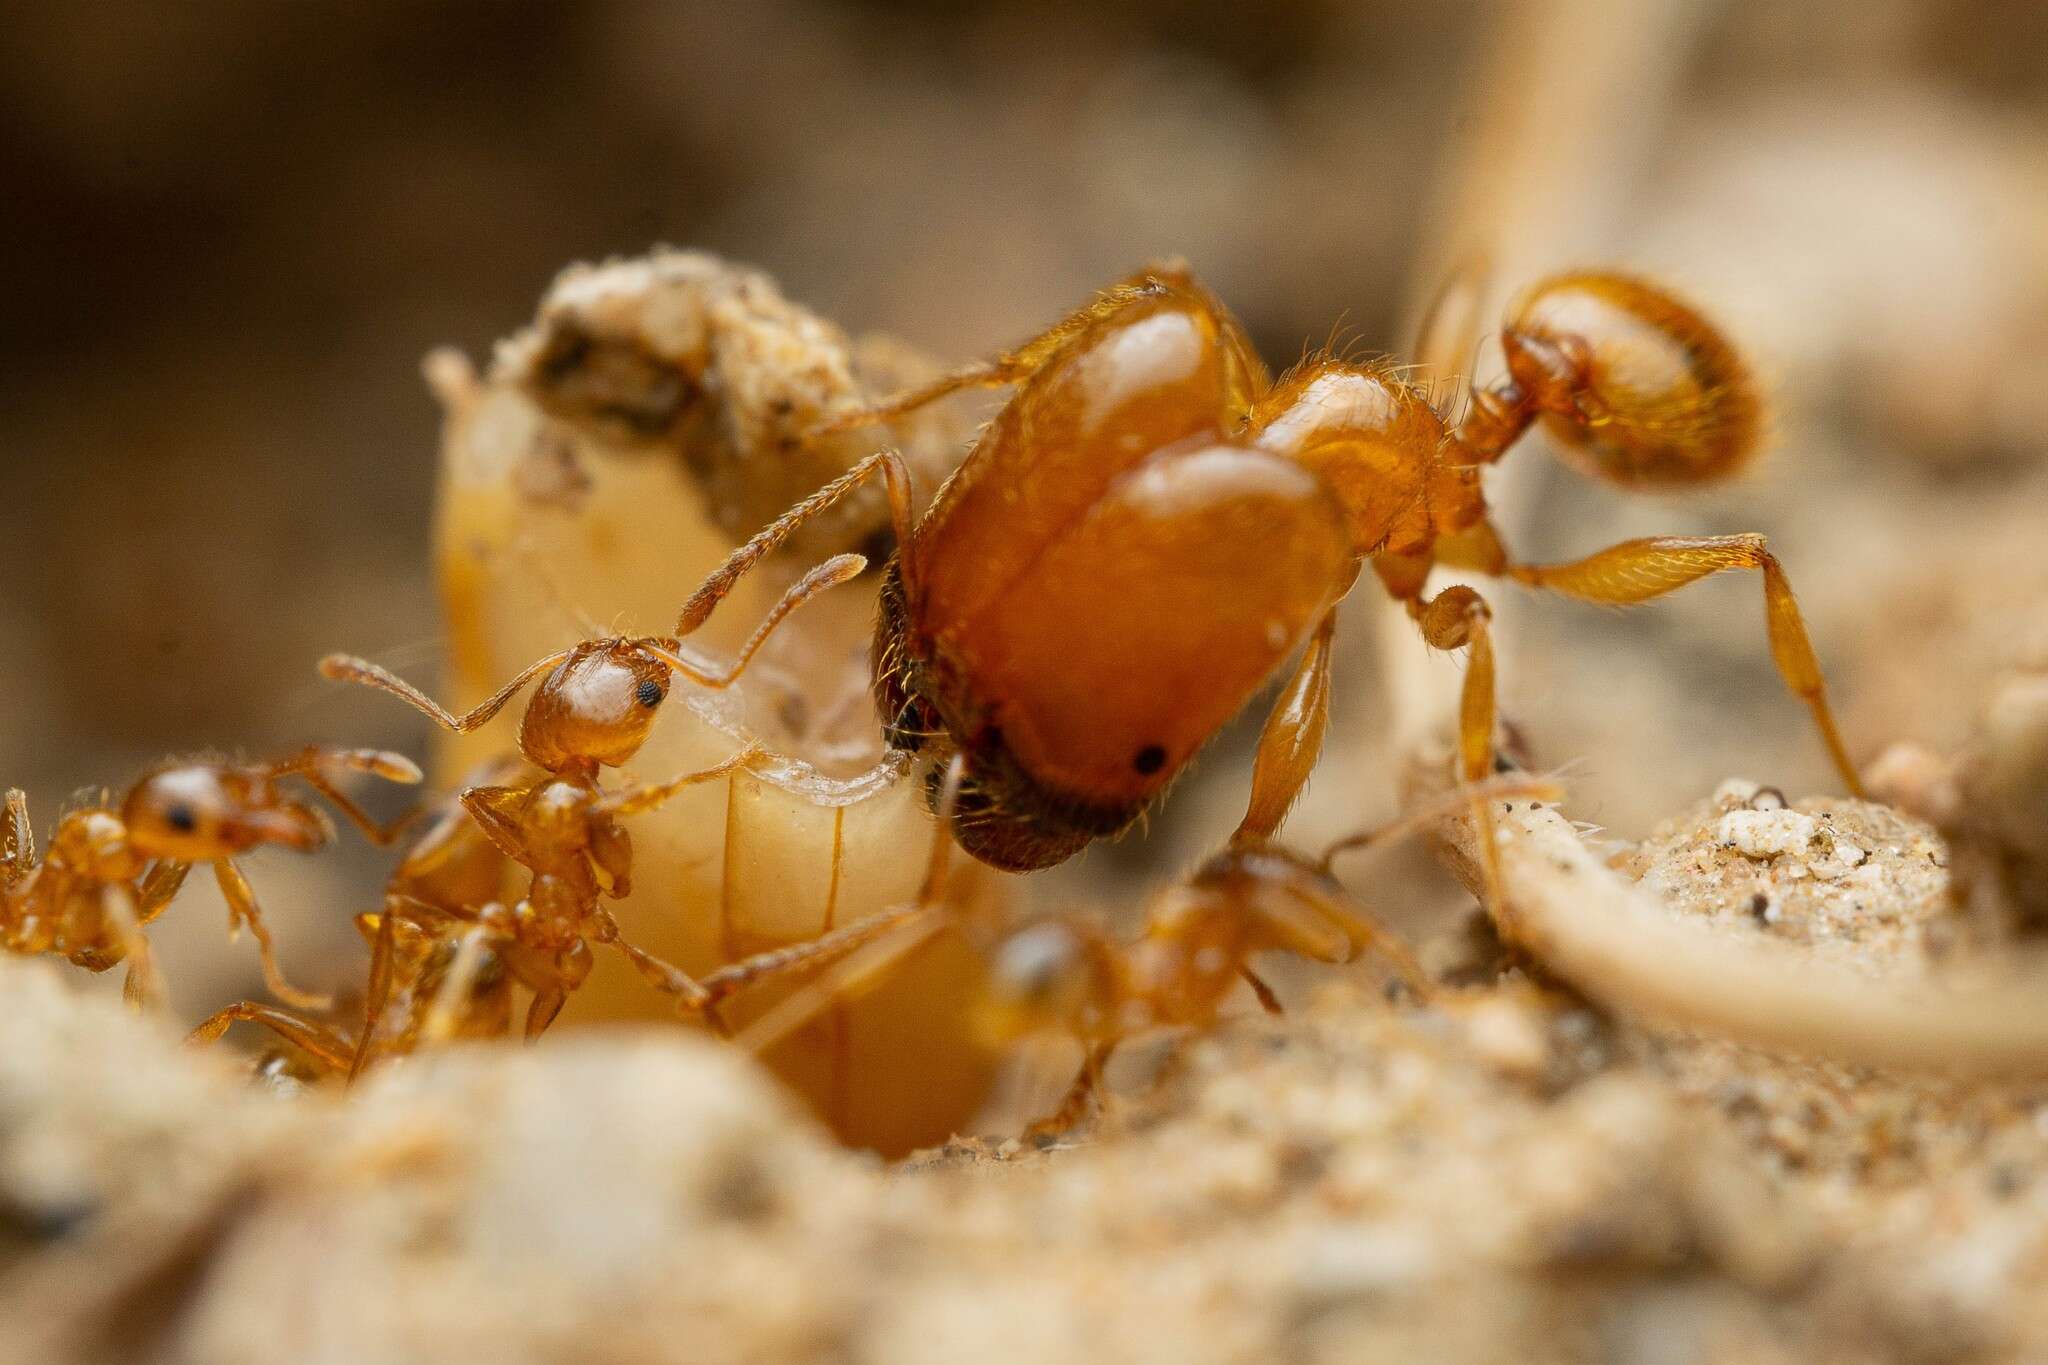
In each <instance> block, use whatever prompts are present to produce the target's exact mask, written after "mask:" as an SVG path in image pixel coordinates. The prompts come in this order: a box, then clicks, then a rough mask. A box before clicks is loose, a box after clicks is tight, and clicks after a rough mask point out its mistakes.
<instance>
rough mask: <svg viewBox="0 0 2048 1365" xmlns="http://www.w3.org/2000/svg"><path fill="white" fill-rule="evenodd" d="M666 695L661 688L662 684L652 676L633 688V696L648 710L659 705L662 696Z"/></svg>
mask: <svg viewBox="0 0 2048 1365" xmlns="http://www.w3.org/2000/svg"><path fill="white" fill-rule="evenodd" d="M667 695H668V692H667V691H666V690H664V689H663V687H662V685H661V684H660V683H658V682H656V681H655V680H654V679H652V678H649V679H648V680H647V681H646V682H643V683H641V684H640V685H639V686H638V687H636V688H634V689H633V696H634V697H635V698H636V699H638V701H639V703H640V704H641V705H642V706H644V707H646V708H647V709H648V710H650V711H652V710H653V709H654V708H655V707H657V706H659V705H661V702H662V698H664V697H666V696H667Z"/></svg>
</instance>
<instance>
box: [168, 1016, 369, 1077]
mask: <svg viewBox="0 0 2048 1365" xmlns="http://www.w3.org/2000/svg"><path fill="white" fill-rule="evenodd" d="M240 1023H249V1024H261V1025H263V1027H265V1028H267V1029H269V1030H270V1031H271V1032H272V1033H275V1034H276V1035H278V1037H280V1038H282V1039H284V1040H285V1041H286V1042H288V1043H290V1044H292V1045H293V1046H294V1047H297V1048H298V1049H300V1050H301V1051H303V1052H305V1053H306V1054H307V1055H308V1056H310V1057H312V1058H314V1059H315V1060H317V1061H319V1062H321V1063H322V1064H323V1065H325V1066H326V1067H327V1069H328V1070H330V1071H335V1072H343V1071H347V1070H348V1069H349V1059H350V1057H351V1056H352V1055H353V1054H354V1052H355V1051H356V1046H355V1045H354V1044H352V1043H350V1042H349V1040H348V1039H346V1038H344V1037H342V1036H341V1035H340V1034H339V1033H337V1032H335V1031H334V1030H333V1029H332V1028H330V1027H328V1026H327V1025H325V1024H316V1023H314V1022H313V1021H312V1020H310V1019H301V1018H299V1016H297V1015H296V1014H292V1013H290V1012H289V1011H286V1010H281V1009H278V1008H277V1007H276V1006H274V1005H259V1004H257V1003H256V1002H255V1001H253V1000H241V1001H237V1002H236V1003H235V1004H232V1005H229V1006H227V1007H226V1008H224V1009H219V1010H216V1011H214V1012H213V1013H212V1014H210V1015H208V1016H207V1018H206V1019H205V1021H204V1022H202V1023H201V1024H200V1025H199V1027H197V1028H195V1029H193V1030H192V1031H191V1032H190V1033H188V1034H186V1035H185V1041H186V1042H187V1043H191V1044H194V1045H203V1044H206V1043H214V1042H218V1041H219V1040H220V1038H221V1035H222V1034H224V1033H226V1032H227V1031H228V1029H229V1028H231V1027H232V1026H234V1025H235V1024H240Z"/></svg>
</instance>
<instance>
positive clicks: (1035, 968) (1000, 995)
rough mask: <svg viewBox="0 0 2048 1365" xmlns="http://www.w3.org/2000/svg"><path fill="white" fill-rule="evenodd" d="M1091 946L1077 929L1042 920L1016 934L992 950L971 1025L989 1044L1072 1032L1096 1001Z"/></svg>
mask: <svg viewBox="0 0 2048 1365" xmlns="http://www.w3.org/2000/svg"><path fill="white" fill-rule="evenodd" d="M1102 993H1103V990H1102V982H1101V980H1100V976H1099V974H1098V971H1097V964H1096V953H1095V944H1093V943H1092V942H1090V940H1089V938H1088V936H1087V935H1086V933H1085V932H1084V931H1083V930H1081V929H1080V928H1079V926H1077V925H1074V924H1070V923H1067V922H1066V921H1063V920H1046V921H1044V922H1043V923H1040V924H1033V925H1030V926H1028V927H1026V928H1023V929H1020V930H1018V931H1017V932H1016V933H1014V934H1012V935H1010V936H1009V937H1008V938H1006V939H1004V940H1003V942H1002V943H1001V944H999V945H998V946H997V948H996V953H995V959H994V961H993V962H992V963H991V964H990V969H989V983H988V995H987V997H986V999H985V1000H984V1002H983V1004H982V1006H981V1009H980V1012H979V1017H978V1018H977V1020H976V1023H977V1024H978V1026H979V1028H980V1030H981V1032H982V1034H983V1036H984V1037H985V1038H986V1039H987V1040H988V1041H989V1042H991V1043H993V1044H998V1045H1000V1044H1004V1043H1012V1042H1015V1041H1017V1040H1018V1039H1020V1038H1024V1037H1027V1036H1029V1035H1031V1034H1034V1033H1040V1032H1047V1031H1052V1030H1060V1029H1072V1028H1074V1027H1075V1026H1076V1025H1078V1024H1080V1023H1082V1022H1083V1021H1084V1016H1085V1015H1086V1014H1087V1013H1088V1012H1089V1010H1090V1008H1091V1007H1096V1008H1099V1007H1101V1006H1102V1005H1103V1004H1105V1003H1106V1002H1104V1001H1103V1000H1101V999H1100V997H1101V995H1102Z"/></svg>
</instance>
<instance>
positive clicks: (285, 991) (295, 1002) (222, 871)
mask: <svg viewBox="0 0 2048 1365" xmlns="http://www.w3.org/2000/svg"><path fill="white" fill-rule="evenodd" d="M213 879H214V880H215V881H216V882H218V883H219V884H220V893H221V895H223V896H225V897H226V898H227V902H228V935H229V937H230V938H232V937H233V936H234V935H235V933H236V932H237V931H238V930H239V929H240V927H241V926H242V925H244V924H246V925H248V926H249V932H250V933H251V934H252V935H254V936H255V939H256V952H257V955H258V957H259V958H261V960H262V962H263V984H264V985H265V986H268V987H269V988H270V993H271V994H272V995H274V996H276V997H277V998H278V999H280V1000H282V1001H284V1002H285V1003H286V1004H287V1005H292V1006H295V1007H296V1008H298V1009H302V1010H324V1009H327V1008H328V1007H329V1006H331V1005H332V1004H333V1003H334V1002H333V1001H332V1000H331V999H329V998H328V997H327V996H324V995H316V994H314V993H313V992H311V991H302V990H300V989H299V988H298V987H296V986H294V985H292V984H291V982H289V981H287V980H285V979H284V972H283V971H282V970H281V969H279V967H278V965H277V944H276V943H275V942H274V941H272V939H271V937H270V926H268V925H266V924H265V923H264V922H263V911H262V909H261V908H260V907H258V906H257V904H256V893H255V891H254V890H252V889H251V888H250V886H249V879H248V878H247V877H244V876H243V875H242V869H241V868H239V867H237V866H235V861H234V859H232V858H216V859H214V862H213Z"/></svg>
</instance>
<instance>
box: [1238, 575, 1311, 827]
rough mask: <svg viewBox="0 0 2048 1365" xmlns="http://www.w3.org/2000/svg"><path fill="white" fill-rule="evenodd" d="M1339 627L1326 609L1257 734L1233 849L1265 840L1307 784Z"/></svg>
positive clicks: (1285, 816)
mask: <svg viewBox="0 0 2048 1365" xmlns="http://www.w3.org/2000/svg"><path fill="white" fill-rule="evenodd" d="M1336 631H1337V612H1336V610H1335V608H1332V609H1331V610H1330V611H1329V612H1328V613H1326V614H1325V615H1324V617H1323V619H1322V622H1321V623H1320V624H1318V625H1317V626H1316V631H1315V634H1314V635H1313V636H1311V637H1310V639H1309V642H1308V647H1307V648H1306V649H1305V650H1303V651H1302V655H1301V662H1300V663H1299V664H1298V665H1296V667H1295V670H1294V677H1293V678H1292V679H1290V680H1289V681H1288V684H1287V687H1286V688H1285V690H1283V691H1282V692H1281V693H1280V697H1279V700H1277V701H1276V702H1274V703H1273V710H1272V712H1271V713H1270V714H1269V715H1268V716H1267V717H1266V728H1265V729H1264V730H1262V731H1260V732H1259V749H1258V757H1257V758H1256V759H1255V760H1254V761H1253V763H1252V795H1251V801H1250V804H1249V806H1248V808H1247V809H1246V811H1245V814H1244V819H1243V820H1242V821H1241V822H1239V824H1238V826H1237V831H1236V833H1234V834H1232V835H1231V836H1230V847H1231V848H1244V847H1247V846H1250V845H1256V844H1263V843H1265V842H1266V841H1267V840H1269V839H1271V838H1272V837H1273V834H1274V831H1276V830H1278V829H1279V828H1280V822H1281V821H1282V820H1284V819H1286V818H1287V811H1288V808H1289V807H1291V806H1292V805H1293V804H1294V802H1295V800H1296V798H1298V797H1299V796H1300V795H1301V791H1302V788H1304V787H1306V786H1307V785H1308V777H1309V773H1310V771H1311V770H1313V769H1314V767H1315V766H1316V758H1317V756H1318V755H1320V754H1321V753H1322V748H1323V731H1324V730H1325V729H1327V728H1328V727H1329V721H1330V657H1331V650H1330V643H1331V640H1332V638H1333V637H1334V636H1335V634H1336Z"/></svg>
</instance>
